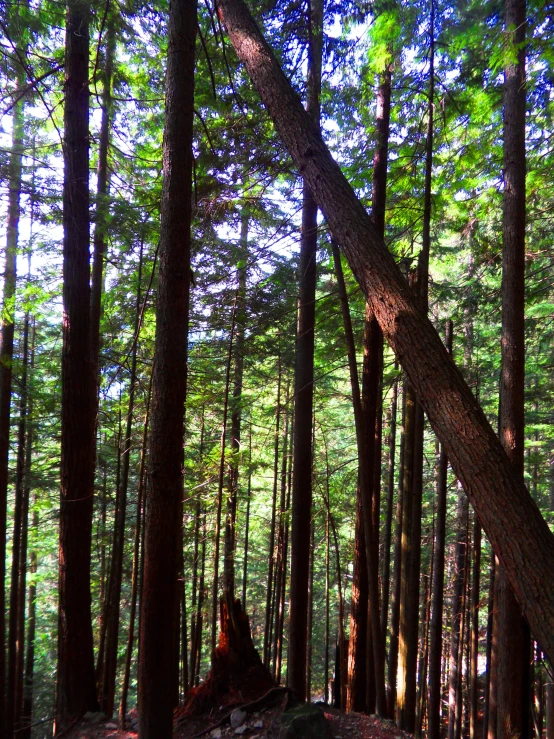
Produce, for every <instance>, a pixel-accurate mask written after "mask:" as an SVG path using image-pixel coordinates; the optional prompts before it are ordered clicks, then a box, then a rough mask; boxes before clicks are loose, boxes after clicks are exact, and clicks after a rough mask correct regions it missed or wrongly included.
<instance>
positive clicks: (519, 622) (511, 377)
mask: <svg viewBox="0 0 554 739" xmlns="http://www.w3.org/2000/svg"><path fill="white" fill-rule="evenodd" d="M525 5H526V4H525V0H505V3H504V15H505V17H504V22H505V28H506V36H507V43H508V47H509V48H511V49H512V50H513V53H514V54H515V56H516V58H515V59H514V60H510V61H509V62H508V64H507V66H506V67H505V69H504V196H503V206H504V209H503V243H502V364H501V379H500V419H499V427H500V439H501V441H502V445H503V446H504V449H505V450H506V453H507V455H508V457H509V459H510V461H511V462H512V466H513V468H514V472H515V474H517V475H518V476H519V477H520V479H521V480H522V481H523V472H524V435H525V411H524V389H525V387H524V383H525V325H524V312H525V48H524V46H523V44H524V42H525V21H526V7H525ZM514 29H515V30H514ZM497 594H498V602H497V609H498V716H497V738H498V739H511V738H512V737H513V736H514V735H516V734H517V735H518V736H520V737H521V739H526V738H527V737H528V736H529V731H530V721H529V703H530V684H529V683H530V676H529V662H530V637H529V634H528V627H527V625H526V623H525V622H524V620H523V618H522V614H521V609H520V607H519V606H518V604H517V601H516V599H515V596H514V594H513V591H512V588H511V587H510V584H509V583H508V579H507V574H506V572H505V568H504V567H503V566H500V567H499V569H498V588H497Z"/></svg>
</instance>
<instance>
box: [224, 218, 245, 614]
mask: <svg viewBox="0 0 554 739" xmlns="http://www.w3.org/2000/svg"><path fill="white" fill-rule="evenodd" d="M247 249H248V213H247V212H246V211H244V212H243V213H242V214H241V233H240V253H239V265H238V267H237V271H238V287H237V307H236V320H235V324H236V327H235V346H234V352H233V365H234V366H233V400H232V410H231V443H230V447H231V459H230V470H229V497H228V500H227V517H226V520H225V556H224V573H223V589H224V593H225V597H226V598H228V599H229V600H230V601H231V602H233V601H234V600H235V548H236V518H237V498H238V485H239V455H240V425H241V414H242V409H241V402H242V375H243V368H244V330H245V320H246V315H245V309H244V308H245V306H244V302H245V297H246V278H247V267H246V265H247V258H248V253H247Z"/></svg>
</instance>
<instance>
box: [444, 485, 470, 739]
mask: <svg viewBox="0 0 554 739" xmlns="http://www.w3.org/2000/svg"><path fill="white" fill-rule="evenodd" d="M467 517H468V503H467V497H466V495H465V493H464V491H463V489H462V487H461V486H459V487H458V509H457V514H456V545H455V552H454V573H453V579H454V592H453V596H452V631H451V638H450V676H449V684H448V739H459V734H458V730H457V728H458V715H459V685H460V681H461V679H462V675H461V670H460V664H461V654H462V652H463V648H462V641H463V639H462V637H463V628H462V623H463V613H464V608H463V603H464V583H465V580H466V559H467Z"/></svg>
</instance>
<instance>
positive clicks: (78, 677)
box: [56, 0, 98, 732]
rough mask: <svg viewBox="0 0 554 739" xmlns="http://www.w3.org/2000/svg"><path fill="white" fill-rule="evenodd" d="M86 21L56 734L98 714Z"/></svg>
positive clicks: (69, 333)
mask: <svg viewBox="0 0 554 739" xmlns="http://www.w3.org/2000/svg"><path fill="white" fill-rule="evenodd" d="M89 14H90V8H89V4H88V1H87V0H78V2H74V3H70V4H68V6H67V16H66V56H65V77H66V81H65V88H64V89H65V111H64V126H65V133H64V147H63V149H64V192H63V228H64V239H63V274H64V279H63V303H64V322H63V351H62V413H61V416H62V432H61V437H62V438H61V504H60V554H59V559H60V576H59V618H58V680H57V695H56V732H57V731H59V730H60V729H64V728H65V727H66V726H67V725H68V723H69V722H70V721H71V720H72V719H74V718H75V717H79V716H82V715H83V714H84V713H85V712H86V711H96V710H97V709H98V701H97V698H96V685H95V675H94V655H93V639H92V619H91V595H90V547H91V536H92V509H93V493H94V435H95V421H96V419H95V416H94V408H95V401H94V398H95V382H94V375H93V363H92V361H91V347H90V285H89V279H90V263H89V262H90V256H89V128H88V116H89V87H88V79H89V70H88V61H89V34H88V25H89Z"/></svg>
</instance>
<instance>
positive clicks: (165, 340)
mask: <svg viewBox="0 0 554 739" xmlns="http://www.w3.org/2000/svg"><path fill="white" fill-rule="evenodd" d="M196 27H197V8H196V3H195V2H194V0H175V2H173V3H171V6H170V13H169V26H168V62H167V72H166V114H165V131H164V146H163V190H162V215H161V226H160V244H159V282H158V297H157V306H156V340H155V353H154V368H153V381H152V411H151V432H150V485H149V487H148V489H147V498H146V521H145V551H144V580H143V588H142V599H141V627H140V655H139V715H140V731H139V736H140V739H168V738H169V737H171V736H172V728H173V727H172V723H173V721H172V718H173V716H172V712H173V708H174V701H175V696H176V694H177V685H176V684H175V680H176V678H177V677H178V674H177V672H176V671H175V670H174V669H172V666H173V664H174V657H175V655H176V647H177V644H176V634H177V633H178V631H177V629H178V614H179V602H178V593H179V589H178V585H179V583H178V577H179V562H180V548H181V545H182V533H181V528H182V520H183V516H182V499H183V431H184V429H183V419H184V403H185V397H186V377H187V341H188V338H187V334H188V309H189V290H190V239H191V235H190V224H191V203H192V122H193V110H194V61H195V54H194V47H195V38H196Z"/></svg>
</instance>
